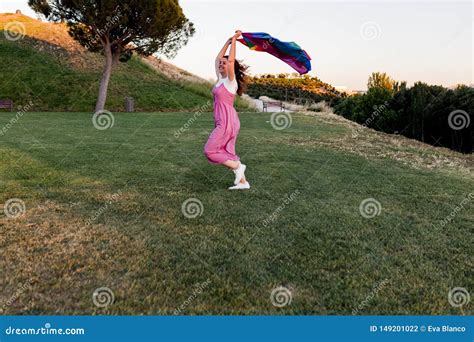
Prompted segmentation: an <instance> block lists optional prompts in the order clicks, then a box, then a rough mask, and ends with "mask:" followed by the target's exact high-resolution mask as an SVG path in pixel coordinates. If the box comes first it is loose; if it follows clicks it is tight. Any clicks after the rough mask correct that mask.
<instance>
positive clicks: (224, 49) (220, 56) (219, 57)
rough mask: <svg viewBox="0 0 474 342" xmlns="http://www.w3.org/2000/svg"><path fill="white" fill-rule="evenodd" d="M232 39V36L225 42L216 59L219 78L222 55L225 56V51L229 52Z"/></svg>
mask: <svg viewBox="0 0 474 342" xmlns="http://www.w3.org/2000/svg"><path fill="white" fill-rule="evenodd" d="M231 39H232V38H229V39H227V41H226V42H225V44H224V46H223V47H222V49H221V51H219V53H218V54H217V57H216V61H215V68H216V75H217V78H219V61H220V59H221V58H222V57H224V56H225V53H226V52H227V48H228V47H229V45H230V42H231Z"/></svg>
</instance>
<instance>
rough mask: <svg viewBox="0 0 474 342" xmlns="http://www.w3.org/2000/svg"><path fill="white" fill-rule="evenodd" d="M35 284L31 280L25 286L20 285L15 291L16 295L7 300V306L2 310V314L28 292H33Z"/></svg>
mask: <svg viewBox="0 0 474 342" xmlns="http://www.w3.org/2000/svg"><path fill="white" fill-rule="evenodd" d="M32 284H33V281H32V280H31V279H28V280H27V281H26V282H25V283H24V284H22V283H20V284H18V288H17V290H16V291H15V293H14V294H13V295H12V296H11V297H10V298H9V299H8V300H7V302H6V303H5V305H4V306H3V308H2V310H1V311H0V312H4V311H5V310H6V309H7V308H8V307H9V306H11V305H12V304H13V303H14V302H15V301H16V300H17V299H18V298H19V297H20V296H21V295H22V294H23V293H25V292H26V291H28V290H31V285H32Z"/></svg>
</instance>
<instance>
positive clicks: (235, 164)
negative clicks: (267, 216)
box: [204, 31, 250, 190]
mask: <svg viewBox="0 0 474 342" xmlns="http://www.w3.org/2000/svg"><path fill="white" fill-rule="evenodd" d="M240 35H241V31H236V33H235V34H234V36H232V37H231V38H229V39H228V40H227V42H226V43H225V45H224V46H223V47H222V49H221V51H220V52H219V54H218V55H217V58H216V63H215V68H216V75H217V79H218V82H217V84H216V85H215V86H214V88H213V89H212V94H213V96H214V124H215V128H214V130H213V131H212V133H211V135H210V136H209V139H208V140H207V143H206V146H204V154H205V155H206V158H207V160H208V161H209V163H211V164H222V165H224V166H226V167H227V168H229V169H231V170H232V171H233V172H234V174H235V179H234V186H231V187H230V188H229V190H244V189H250V184H249V182H247V180H246V179H245V169H246V166H245V165H244V164H242V163H241V162H240V158H239V156H238V155H237V154H236V153H235V141H236V140H237V135H238V134H239V130H240V121H239V116H238V114H237V112H236V110H235V109H234V98H235V95H236V94H238V95H239V96H240V95H242V94H243V92H244V91H245V90H246V75H245V71H246V70H247V67H246V66H244V65H242V64H240V63H239V62H238V61H237V60H236V59H235V49H236V40H237V38H238V37H239V36H240ZM229 45H230V53H229V56H226V55H225V53H226V51H227V49H228V47H229Z"/></svg>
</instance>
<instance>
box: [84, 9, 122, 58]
mask: <svg viewBox="0 0 474 342" xmlns="http://www.w3.org/2000/svg"><path fill="white" fill-rule="evenodd" d="M121 6H123V9H122V8H121ZM124 9H125V10H128V9H129V7H128V5H127V4H124V5H117V7H115V9H114V11H113V13H112V15H111V16H107V17H106V18H105V25H103V27H102V28H99V29H97V32H96V33H95V35H94V36H93V38H92V39H91V40H90V41H89V42H87V43H86V44H85V45H84V47H85V48H86V49H91V48H92V46H93V45H95V44H97V42H99V41H101V40H102V37H103V36H105V35H106V34H107V33H108V32H109V31H110V29H111V28H113V27H114V26H116V25H117V24H118V22H119V21H120V18H121V17H123V13H122V11H123V10H124Z"/></svg>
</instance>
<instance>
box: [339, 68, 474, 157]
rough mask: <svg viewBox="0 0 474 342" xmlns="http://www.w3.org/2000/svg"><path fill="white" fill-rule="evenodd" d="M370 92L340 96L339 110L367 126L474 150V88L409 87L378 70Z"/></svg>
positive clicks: (425, 85)
mask: <svg viewBox="0 0 474 342" xmlns="http://www.w3.org/2000/svg"><path fill="white" fill-rule="evenodd" d="M367 88H368V90H367V93H366V94H361V95H360V94H359V95H353V96H348V97H345V98H338V99H337V100H336V101H334V102H333V103H332V105H333V107H334V110H335V112H336V113H337V114H340V115H342V116H344V117H345V118H347V119H350V120H353V121H356V122H358V123H360V124H362V125H365V126H367V127H370V128H373V129H376V130H379V131H382V132H386V133H397V134H402V135H404V136H406V137H408V138H413V139H417V140H419V141H422V142H425V143H428V144H432V145H434V146H444V147H448V148H450V149H453V150H456V151H459V152H462V153H472V151H473V140H474V129H473V126H474V123H473V122H472V115H473V113H474V88H472V87H468V86H466V85H459V86H457V87H456V88H455V89H448V88H445V87H442V86H438V85H428V84H426V83H423V82H417V83H415V84H414V85H413V86H412V87H407V84H406V82H401V83H399V82H396V81H394V80H392V79H391V78H390V77H389V76H388V75H387V74H385V73H373V74H372V75H371V76H370V78H369V81H368V84H367Z"/></svg>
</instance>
